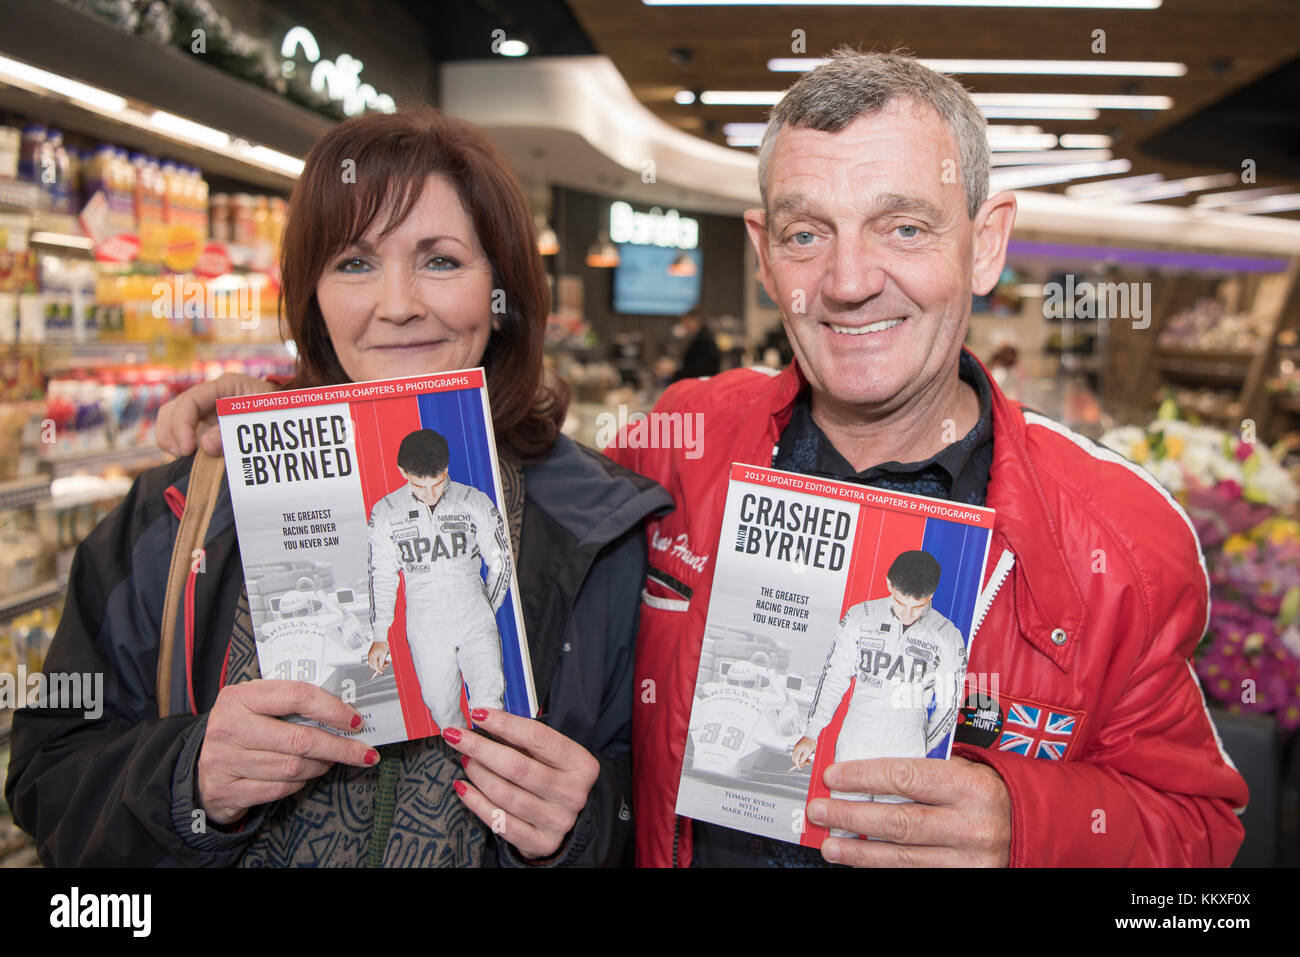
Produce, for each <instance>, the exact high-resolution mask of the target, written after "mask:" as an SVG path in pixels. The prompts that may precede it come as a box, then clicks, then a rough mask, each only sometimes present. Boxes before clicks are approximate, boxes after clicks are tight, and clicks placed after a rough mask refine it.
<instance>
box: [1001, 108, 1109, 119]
mask: <svg viewBox="0 0 1300 957" xmlns="http://www.w3.org/2000/svg"><path fill="white" fill-rule="evenodd" d="M980 112H981V113H983V114H984V117H985V119H990V120H1015V119H1023V120H1095V119H1096V118H1097V117H1099V116H1101V111H1100V110H1092V109H1080V108H1078V107H1073V108H1069V107H1050V106H981V107H980Z"/></svg>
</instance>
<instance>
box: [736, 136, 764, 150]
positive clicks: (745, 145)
mask: <svg viewBox="0 0 1300 957" xmlns="http://www.w3.org/2000/svg"><path fill="white" fill-rule="evenodd" d="M727 145H728V146H734V147H736V148H737V149H756V148H757V147H759V146H762V145H763V137H761V136H728V137H727Z"/></svg>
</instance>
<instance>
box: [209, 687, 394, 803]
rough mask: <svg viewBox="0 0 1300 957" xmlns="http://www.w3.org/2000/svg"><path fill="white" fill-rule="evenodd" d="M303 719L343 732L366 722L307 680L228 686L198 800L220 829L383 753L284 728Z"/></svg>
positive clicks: (215, 718)
mask: <svg viewBox="0 0 1300 957" xmlns="http://www.w3.org/2000/svg"><path fill="white" fill-rule="evenodd" d="M289 714H300V715H302V716H303V717H304V718H310V719H311V720H313V721H320V722H322V723H323V724H328V725H331V726H333V727H335V728H338V729H339V730H341V731H355V730H357V729H358V728H360V727H361V720H362V719H361V715H359V714H358V713H357V712H356V710H355V709H353V708H351V707H349V706H348V705H346V704H344V703H343V702H342V701H340V700H339V699H338V698H336V697H334V696H333V695H332V694H330V693H329V692H327V691H323V690H322V689H320V688H318V687H316V686H315V685H313V684H308V683H307V682H305V681H281V680H264V679H259V680H257V681H248V682H244V683H241V684H235V685H226V686H225V687H224V688H222V689H221V693H220V694H218V695H217V701H216V703H215V704H214V705H213V706H212V711H210V712H209V713H208V725H207V729H206V730H205V732H204V735H203V745H202V748H201V750H200V751H199V763H198V772H197V773H198V783H197V790H198V801H199V807H201V808H202V809H203V811H204V813H205V814H206V815H207V816H208V820H210V821H211V822H212V823H214V824H217V825H226V824H231V823H233V822H234V821H237V820H239V819H240V818H241V817H243V816H244V814H245V813H246V812H247V811H248V809H249V808H253V807H256V806H258V805H259V804H269V803H270V802H272V801H278V800H279V799H280V798H283V797H288V796H289V795H290V794H293V793H294V792H295V791H297V790H299V789H300V788H301V787H302V786H303V785H304V784H305V783H306V782H308V781H310V780H311V779H312V778H315V777H319V776H320V775H322V774H324V773H325V772H326V771H328V770H329V767H330V765H331V764H334V763H335V762H341V763H343V764H351V765H354V766H356V767H360V768H364V767H366V766H368V765H371V764H374V763H375V762H376V761H378V760H379V752H378V751H376V750H374V749H373V748H371V747H370V745H368V744H365V743H363V742H361V741H356V740H353V739H349V738H343V737H340V736H339V735H337V734H331V733H330V732H328V731H324V730H322V729H320V728H311V727H307V726H306V725H301V724H290V723H289V722H288V721H281V720H280V716H282V715H289Z"/></svg>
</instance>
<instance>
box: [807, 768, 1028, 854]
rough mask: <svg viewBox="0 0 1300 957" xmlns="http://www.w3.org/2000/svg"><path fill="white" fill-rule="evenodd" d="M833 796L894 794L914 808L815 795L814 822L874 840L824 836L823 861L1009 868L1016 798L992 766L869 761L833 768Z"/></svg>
mask: <svg viewBox="0 0 1300 957" xmlns="http://www.w3.org/2000/svg"><path fill="white" fill-rule="evenodd" d="M824 778H825V781H826V785H827V786H828V787H830V788H832V789H834V790H836V791H856V792H859V793H862V794H897V795H899V796H901V797H905V798H910V799H911V800H912V801H914V802H916V803H913V804H886V803H877V802H871V801H841V800H836V799H834V798H831V799H827V798H818V799H817V800H815V801H811V802H810V803H809V804H808V820H809V821H811V822H812V823H813V824H818V825H823V826H826V827H838V828H842V829H844V830H846V831H854V832H856V833H858V834H861V835H862V836H863V837H870V838H876V840H872V841H868V840H846V839H844V838H836V837H831V838H827V839H826V841H825V843H823V844H822V856H823V857H825V858H826V860H828V861H831V862H833V863H836V864H850V865H852V866H854V867H1006V866H1008V864H1009V863H1010V856H1011V801H1010V799H1009V798H1008V796H1007V787H1006V785H1005V784H1003V783H1002V778H1001V777H999V776H998V773H997V772H996V771H994V770H993V769H992V768H990V767H986V766H985V765H983V764H977V763H975V762H974V761H967V760H966V759H965V758H956V757H954V758H949V759H948V760H947V761H940V760H936V759H932V758H872V759H871V760H867V761H846V762H844V763H842V764H832V765H831V766H830V767H829V768H827V769H826V774H825V775H824Z"/></svg>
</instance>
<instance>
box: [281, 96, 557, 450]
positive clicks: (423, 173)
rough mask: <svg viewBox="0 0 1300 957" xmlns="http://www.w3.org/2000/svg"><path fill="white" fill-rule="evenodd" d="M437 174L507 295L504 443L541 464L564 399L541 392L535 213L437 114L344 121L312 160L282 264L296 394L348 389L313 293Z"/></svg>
mask: <svg viewBox="0 0 1300 957" xmlns="http://www.w3.org/2000/svg"><path fill="white" fill-rule="evenodd" d="M433 174H440V175H442V176H445V177H446V178H447V179H448V180H450V181H451V183H452V184H453V186H454V187H455V189H456V192H457V194H458V195H459V196H460V201H461V204H462V205H463V206H464V207H465V210H466V212H468V213H469V216H470V220H471V221H472V222H473V224H474V230H475V232H476V233H478V239H479V243H480V244H481V245H482V247H483V251H484V252H485V253H486V254H487V258H488V260H489V261H490V262H491V263H492V278H493V288H494V290H498V289H499V290H504V291H505V297H504V299H505V312H504V314H500V315H495V316H494V318H495V319H497V320H499V324H500V328H499V329H494V330H493V332H492V333H491V335H490V336H489V338H488V344H487V349H486V351H485V352H484V354H483V366H484V368H485V369H486V370H487V387H488V395H489V396H490V398H491V402H492V422H493V428H494V430H495V432H496V437H497V442H498V444H499V445H500V446H502V447H503V448H504V449H505V450H506V451H507V452H510V453H513V457H514V458H515V459H516V460H518V461H519V462H520V463H528V462H536V461H539V460H541V459H544V458H545V457H546V455H547V454H548V453H549V452H550V450H551V446H552V445H554V443H555V438H556V435H557V434H558V433H559V429H560V424H561V423H562V422H563V421H564V414H565V411H566V409H567V407H568V394H567V390H564V391H557V389H556V388H553V387H551V386H549V385H547V384H546V383H545V382H544V380H543V375H542V340H543V336H544V334H545V328H546V317H547V315H548V313H549V312H550V302H551V297H550V291H549V288H548V287H547V284H546V271H545V267H544V266H543V265H542V258H541V256H540V255H539V253H538V252H537V239H536V236H535V235H534V232H533V222H532V216H531V215H530V213H529V209H528V202H527V200H525V198H524V194H523V190H522V189H521V188H520V186H519V181H518V180H517V179H515V177H514V174H513V173H511V172H510V169H509V167H507V166H506V163H505V161H504V160H503V159H502V158H501V155H500V154H499V153H498V152H497V151H496V149H495V148H494V147H493V146H492V144H491V143H490V142H488V140H487V138H486V137H485V136H484V135H483V134H482V133H481V132H479V131H478V130H477V129H475V128H474V127H473V126H470V125H469V124H468V123H465V122H464V121H462V120H457V119H454V118H452V117H449V116H445V115H444V114H442V113H439V112H438V111H437V110H435V109H433V108H431V107H424V108H420V109H412V110H401V111H399V112H397V113H368V114H366V115H364V116H359V117H356V118H354V119H350V120H345V121H343V122H342V123H340V124H339V125H338V126H336V127H334V129H332V130H330V131H329V132H328V133H326V134H325V135H324V136H322V137H321V138H320V140H319V141H318V142H317V143H316V145H315V146H313V147H312V149H311V152H310V153H308V154H307V160H306V166H305V168H304V169H303V172H302V176H301V178H300V179H299V180H298V183H297V185H296V186H295V187H294V190H293V197H292V198H291V199H290V201H289V217H288V220H287V222H286V225H285V230H284V243H283V248H282V250H281V253H280V271H281V293H280V296H281V300H280V301H281V313H282V315H283V316H284V317H285V321H286V322H287V324H288V332H289V335H290V336H291V337H292V338H293V340H294V342H295V343H296V345H297V347H298V366H297V375H296V376H295V378H294V382H293V386H294V387H303V388H305V387H308V386H318V385H333V384H337V383H340V382H346V381H348V376H347V373H346V372H344V371H343V367H342V366H341V365H340V364H339V360H338V356H337V355H335V353H334V346H333V345H332V343H331V342H330V339H329V336H328V334H327V330H326V328H325V320H324V318H323V317H322V315H321V311H320V305H319V304H318V303H317V301H316V284H317V282H318V281H319V280H320V277H321V275H322V274H323V273H324V271H325V269H326V267H327V266H328V265H329V263H330V261H331V260H332V259H333V258H334V257H335V256H337V255H338V254H339V253H340V252H342V251H343V250H344V249H345V248H347V247H348V246H349V245H351V244H352V243H353V242H355V241H356V240H358V239H360V238H361V237H362V236H363V235H364V234H365V233H366V231H367V230H368V229H369V228H370V226H371V224H372V223H373V222H374V220H375V218H376V217H377V216H378V215H379V214H380V212H381V211H383V210H385V209H386V208H388V207H389V204H390V203H391V208H392V210H393V212H392V214H391V216H390V218H389V221H388V222H387V223H386V224H384V229H385V232H387V231H388V230H391V229H394V228H396V226H397V225H398V224H400V223H401V222H402V221H403V220H404V219H405V218H406V217H407V216H408V215H409V214H410V212H411V209H412V208H413V207H414V206H415V203H416V202H417V201H418V200H419V198H420V193H421V192H422V191H423V189H424V184H425V182H426V181H427V179H428V177H429V176H430V175H433ZM486 306H487V304H485V308H486ZM563 388H564V387H563V386H559V389H563Z"/></svg>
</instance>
